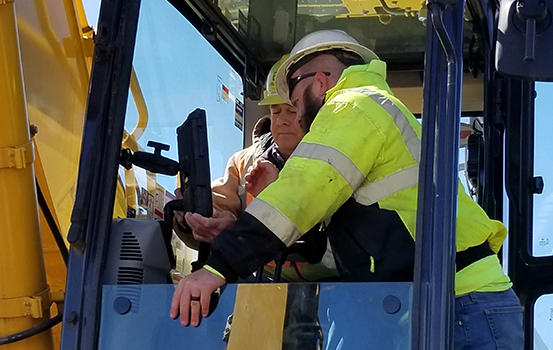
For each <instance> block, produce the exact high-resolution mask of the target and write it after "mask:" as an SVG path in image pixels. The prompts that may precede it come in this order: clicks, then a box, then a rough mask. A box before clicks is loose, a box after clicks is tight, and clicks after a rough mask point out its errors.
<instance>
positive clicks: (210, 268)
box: [204, 265, 226, 281]
mask: <svg viewBox="0 0 553 350" xmlns="http://www.w3.org/2000/svg"><path fill="white" fill-rule="evenodd" d="M204 269H206V270H207V271H209V272H211V273H212V274H214V275H217V276H219V277H221V278H222V279H224V280H225V281H226V278H225V276H223V275H222V274H221V273H220V272H219V271H217V270H215V269H214V268H213V267H211V266H209V265H204Z"/></svg>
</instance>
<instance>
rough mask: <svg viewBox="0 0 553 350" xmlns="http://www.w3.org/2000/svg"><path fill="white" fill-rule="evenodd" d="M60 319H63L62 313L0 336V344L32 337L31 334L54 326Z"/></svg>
mask: <svg viewBox="0 0 553 350" xmlns="http://www.w3.org/2000/svg"><path fill="white" fill-rule="evenodd" d="M62 319H63V313H59V314H57V315H56V316H54V317H52V318H51V319H49V320H48V321H45V322H43V323H41V324H39V325H38V326H35V327H33V328H29V329H27V330H24V331H23V332H19V333H15V334H12V335H8V336H5V337H1V338H0V345H6V344H11V343H15V342H16V341H20V340H23V339H27V338H29V337H32V336H33V335H37V334H39V333H42V332H44V331H45V330H48V329H50V328H52V327H54V326H55V325H57V324H58V323H60V322H61V320H62Z"/></svg>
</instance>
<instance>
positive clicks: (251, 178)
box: [245, 160, 278, 197]
mask: <svg viewBox="0 0 553 350" xmlns="http://www.w3.org/2000/svg"><path fill="white" fill-rule="evenodd" d="M277 178H278V169H277V168H276V166H275V165H274V164H273V163H271V162H270V161H268V160H257V161H256V162H255V163H254V165H252V166H251V167H250V168H249V169H248V173H247V174H246V176H245V179H246V191H248V192H249V193H250V194H251V195H252V196H254V197H257V196H258V195H259V194H260V193H261V191H263V190H264V189H265V187H267V186H269V185H270V184H271V183H273V182H274V181H275V180H276V179H277Z"/></svg>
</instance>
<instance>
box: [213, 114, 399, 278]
mask: <svg viewBox="0 0 553 350" xmlns="http://www.w3.org/2000/svg"><path fill="white" fill-rule="evenodd" d="M377 110H378V107H377ZM379 113H380V115H377V116H376V117H380V118H382V119H383V122H382V123H380V124H377V122H376V121H375V119H374V117H373V116H372V115H371V116H368V115H367V114H366V113H365V112H364V111H362V110H361V109H359V108H357V107H355V105H354V104H346V105H342V104H338V105H336V104H327V105H325V106H324V107H323V108H322V109H321V110H320V112H319V114H318V115H317V117H316V119H315V121H314V122H313V124H312V126H311V129H310V132H309V133H308V134H307V135H306V136H305V137H304V139H303V140H302V142H301V143H300V145H299V146H298V148H297V149H296V151H295V152H294V153H293V154H292V157H291V158H290V159H289V160H288V161H287V162H286V165H285V166H284V168H283V170H282V171H281V172H280V174H279V178H278V180H277V181H275V182H273V183H272V184H271V185H269V186H268V187H267V188H266V189H265V190H264V191H263V192H261V194H260V195H259V196H258V197H257V198H256V199H254V200H253V202H252V203H251V204H250V205H249V206H248V207H247V208H246V212H245V213H244V215H243V216H242V218H240V219H239V220H238V222H237V224H236V225H235V226H234V227H233V228H232V230H228V231H226V232H224V234H221V235H220V236H219V237H217V239H216V240H215V241H214V244H213V249H214V251H213V257H212V260H213V262H210V261H208V264H209V265H211V266H213V267H214V268H215V269H217V270H218V271H219V272H221V273H222V274H223V275H224V276H225V277H226V278H229V276H230V277H231V278H230V280H229V281H232V277H233V276H232V274H235V275H234V276H236V275H240V276H247V275H248V274H249V273H251V272H253V271H255V269H256V268H257V267H259V266H261V265H262V264H264V263H266V262H268V261H270V260H271V259H272V258H274V256H275V254H276V253H277V252H278V249H280V248H282V247H284V246H290V245H292V244H293V243H294V242H295V241H296V240H297V239H298V238H299V237H300V236H301V235H302V234H304V233H305V232H307V231H308V230H309V229H310V228H311V227H313V226H314V225H315V224H316V223H317V222H320V221H322V220H323V219H326V218H329V217H330V216H331V215H332V214H333V213H334V212H335V211H336V210H338V208H339V207H340V206H341V205H342V204H343V203H345V201H346V200H347V199H348V198H349V197H351V195H352V193H353V191H354V190H355V189H357V188H358V187H359V186H360V185H361V184H362V183H363V182H364V181H365V178H366V177H367V174H368V173H369V172H370V170H371V168H372V166H373V165H374V164H375V162H377V161H378V157H379V153H380V150H381V148H382V145H383V144H384V142H385V137H384V132H385V130H384V129H385V128H387V127H388V126H387V125H386V124H387V123H389V122H388V121H387V120H386V119H389V115H387V114H386V113H385V112H379ZM377 114H378V113H377ZM246 218H247V219H246ZM231 232H233V233H234V235H236V236H237V237H240V239H239V240H234V242H233V238H232V236H231V234H230V233H231ZM279 247H280V248H279ZM227 274H228V276H227Z"/></svg>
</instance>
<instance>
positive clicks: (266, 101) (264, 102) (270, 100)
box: [257, 93, 287, 106]
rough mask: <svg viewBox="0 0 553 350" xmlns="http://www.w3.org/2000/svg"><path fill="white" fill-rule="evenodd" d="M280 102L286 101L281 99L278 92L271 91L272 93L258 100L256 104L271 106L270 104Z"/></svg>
mask: <svg viewBox="0 0 553 350" xmlns="http://www.w3.org/2000/svg"><path fill="white" fill-rule="evenodd" d="M282 103H287V102H286V101H285V100H283V99H282V97H280V96H279V95H278V94H275V93H273V94H272V95H269V96H267V97H265V98H264V99H262V100H261V101H259V103H258V104H257V105H259V106H271V105H279V104H282Z"/></svg>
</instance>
